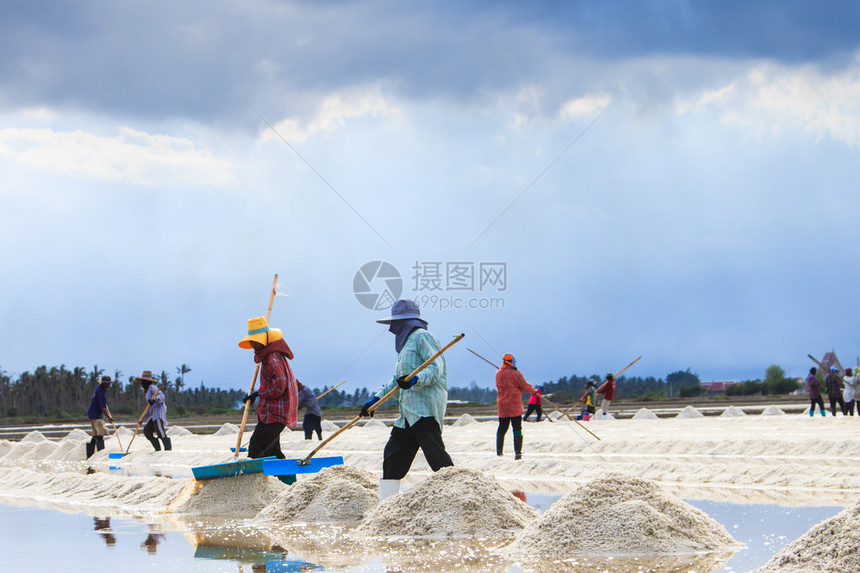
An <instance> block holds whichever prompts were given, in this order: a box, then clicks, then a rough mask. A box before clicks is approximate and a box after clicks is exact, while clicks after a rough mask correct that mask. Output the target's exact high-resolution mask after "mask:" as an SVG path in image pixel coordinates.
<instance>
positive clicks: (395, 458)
mask: <svg viewBox="0 0 860 573" xmlns="http://www.w3.org/2000/svg"><path fill="white" fill-rule="evenodd" d="M418 448H421V451H422V452H424V458H425V459H426V460H427V463H428V464H430V468H431V469H432V470H433V471H434V472H435V471H438V470H439V469H440V468H444V467H448V466H453V465H454V462H453V461H452V460H451V456H449V455H448V452H446V451H445V443H444V442H442V429H441V428H440V427H439V423H438V422H437V421H436V418H431V417H426V418H419V419H418V421H417V422H415V424H414V425H412V426H410V425H409V422H407V423H406V427H405V428H398V427H397V426H395V427H393V428H391V436H390V437H389V438H388V443H387V444H385V451H384V452H383V454H382V479H403V477H404V476H405V475H406V474H407V473H409V468H411V467H412V462H413V460H415V454H417V453H418Z"/></svg>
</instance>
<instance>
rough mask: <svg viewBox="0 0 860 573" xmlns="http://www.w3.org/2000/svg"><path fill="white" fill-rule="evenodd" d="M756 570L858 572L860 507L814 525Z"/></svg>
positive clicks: (759, 571) (762, 572)
mask: <svg viewBox="0 0 860 573" xmlns="http://www.w3.org/2000/svg"><path fill="white" fill-rule="evenodd" d="M756 571H757V572H758V573H771V572H774V571H780V572H781V573H800V572H802V571H832V572H834V573H841V572H843V571H860V504H858V505H855V506H854V507H849V508H848V509H845V510H843V511H841V512H839V513H837V514H836V515H834V516H833V517H831V518H830V519H828V520H825V521H822V522H821V523H819V524H818V525H816V526H814V527H813V528H812V529H810V530H809V531H807V532H806V533H805V534H804V535H802V536H801V537H800V538H798V539H796V540H794V541H792V542H791V543H789V544H788V545H786V546H785V547H783V548H782V550H781V551H780V552H779V553H777V554H776V555H774V556H773V558H771V560H770V561H768V562H767V563H765V564H764V566H762V567H761V568H760V569H757V570H756Z"/></svg>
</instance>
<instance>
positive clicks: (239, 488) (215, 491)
mask: <svg viewBox="0 0 860 573" xmlns="http://www.w3.org/2000/svg"><path fill="white" fill-rule="evenodd" d="M197 487H198V489H197V490H196V491H195V492H194V493H193V495H191V497H190V499H189V500H188V501H187V502H186V503H184V504H183V505H182V506H180V507H179V508H178V509H177V513H184V514H194V515H220V516H227V515H229V516H232V517H253V516H255V515H257V514H258V513H259V512H260V510H261V509H263V508H264V507H266V506H267V505H269V504H270V503H272V502H273V501H274V500H275V498H277V497H278V495H280V494H281V493H283V491H284V489H285V488H287V487H289V486H287V485H286V484H285V483H283V482H281V481H280V480H278V479H277V478H274V477H269V476H265V475H263V474H245V475H239V476H230V477H223V478H216V479H210V480H207V481H204V482H198V486H197Z"/></svg>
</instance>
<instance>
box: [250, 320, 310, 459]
mask: <svg viewBox="0 0 860 573" xmlns="http://www.w3.org/2000/svg"><path fill="white" fill-rule="evenodd" d="M239 347H240V348H246V349H253V350H254V362H256V363H257V364H260V389H259V390H257V391H255V392H253V393H252V394H248V395H247V396H245V397H244V398H242V400H243V401H244V402H251V404H253V403H254V401H255V400H256V399H257V398H258V397H259V398H260V402H259V403H258V404H257V425H256V426H255V427H254V433H253V434H251V440H250V442H248V457H249V458H263V457H266V456H275V457H277V458H278V459H280V460H282V459H285V458H286V456H285V455H284V452H282V451H281V432H283V431H284V428H290V429H291V430H292V429H293V428H295V427H296V418H298V405H299V388H298V383H297V382H296V376H295V374H293V368H292V367H291V366H290V363H289V360H292V359H293V351H292V350H291V349H290V347H289V346H288V345H287V342H286V340H284V334H283V332H281V331H280V330H279V329H277V328H269V323H268V321H267V320H266V319H265V317H262V316H257V317H255V318H252V319H250V320H248V335H247V336H246V337H245V338H243V339H242V340H240V341H239Z"/></svg>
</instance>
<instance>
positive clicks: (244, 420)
mask: <svg viewBox="0 0 860 573" xmlns="http://www.w3.org/2000/svg"><path fill="white" fill-rule="evenodd" d="M277 288H278V273H275V278H274V279H273V280H272V292H271V293H270V294H269V307H268V308H267V309H266V324H268V323H269V317H270V316H271V315H272V304H273V303H274V302H275V293H276V289H277ZM259 373H260V364H259V363H258V364H257V365H256V366H254V376H252V377H251V386H250V388H248V395H251V394H253V393H254V387H255V386H256V385H257V375H258V374H259ZM250 409H251V401H250V400H248V401H247V402H245V413H244V414H242V425H241V426H239V436H238V438H237V439H236V452H235V454H234V455H233V458H234V459H239V451H240V450H241V449H242V434H244V433H245V424H246V423H247V422H248V410H250Z"/></svg>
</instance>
